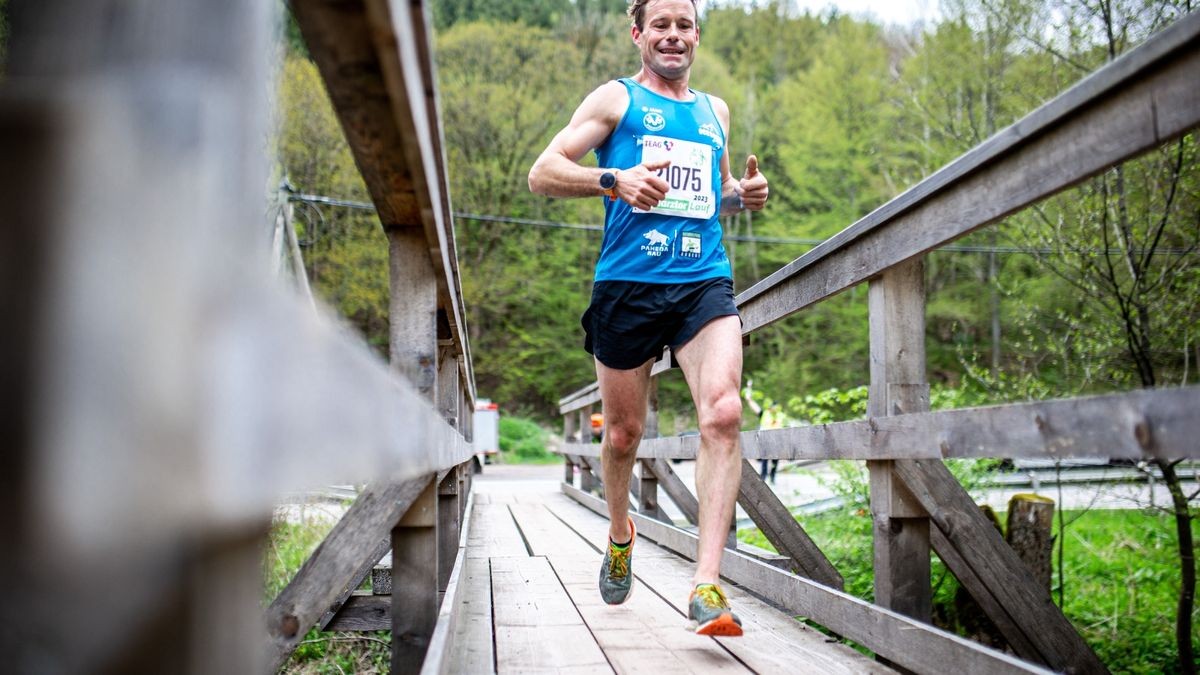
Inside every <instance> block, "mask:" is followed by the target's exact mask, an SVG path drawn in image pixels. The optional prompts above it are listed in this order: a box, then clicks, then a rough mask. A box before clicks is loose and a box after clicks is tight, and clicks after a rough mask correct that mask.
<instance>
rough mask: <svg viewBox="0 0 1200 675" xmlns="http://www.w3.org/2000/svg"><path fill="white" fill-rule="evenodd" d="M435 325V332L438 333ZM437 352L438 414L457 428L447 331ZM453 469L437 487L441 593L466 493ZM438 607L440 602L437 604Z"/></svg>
mask: <svg viewBox="0 0 1200 675" xmlns="http://www.w3.org/2000/svg"><path fill="white" fill-rule="evenodd" d="M441 327H442V326H441V322H439V332H440V329H441ZM438 343H439V349H438V357H439V358H438V386H437V396H438V412H439V413H440V414H441V415H442V417H443V418H444V419H445V420H446V421H447V422H449V423H450V426H452V427H454V428H456V429H457V428H458V423H459V416H458V403H459V399H460V398H461V397H460V396H459V380H458V357H457V356H456V355H455V354H454V341H453V340H451V339H450V335H449V330H446V331H445V333H444V334H443V335H440V336H439V340H438ZM462 468H463V467H462V466H461V465H460V466H454V467H450V469H449V470H448V471H447V472H446V475H445V477H444V478H442V480H441V482H440V484H439V485H438V509H437V517H438V526H437V541H438V592H439V593H441V592H445V590H446V585H447V584H449V583H450V573H451V572H452V571H453V569H454V559H455V558H456V557H457V556H458V538H459V537H458V535H459V524H460V523H461V522H462V508H461V505H460V501H462V500H463V499H464V497H465V495H466V493H465V492H464V491H463V490H462V485H461V480H460V478H461V469H462ZM438 605H439V606H440V605H441V602H439V603H438Z"/></svg>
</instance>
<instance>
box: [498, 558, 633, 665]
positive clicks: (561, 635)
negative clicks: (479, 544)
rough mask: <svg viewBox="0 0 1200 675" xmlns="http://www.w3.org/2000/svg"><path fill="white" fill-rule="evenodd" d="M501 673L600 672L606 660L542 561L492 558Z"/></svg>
mask: <svg viewBox="0 0 1200 675" xmlns="http://www.w3.org/2000/svg"><path fill="white" fill-rule="evenodd" d="M492 597H493V605H492V611H493V614H494V617H495V626H496V668H497V671H498V672H501V673H507V672H514V673H515V672H529V671H536V670H544V669H564V668H581V667H587V668H601V669H608V671H609V672H611V668H609V666H608V661H607V659H605V657H604V653H603V652H602V651H601V650H600V647H599V646H598V645H597V644H596V640H595V638H594V637H593V636H592V633H591V631H589V630H588V627H587V625H586V624H585V623H584V621H583V618H582V617H581V616H580V615H579V612H578V611H577V610H576V609H575V605H574V604H573V603H572V602H571V599H570V596H569V595H568V594H567V592H566V590H565V589H564V588H563V586H562V583H561V582H560V581H559V579H558V577H557V576H556V575H555V574H554V570H553V569H551V567H550V563H549V562H548V561H547V560H546V558H543V557H532V558H529V557H527V558H493V559H492Z"/></svg>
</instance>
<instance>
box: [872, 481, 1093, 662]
mask: <svg viewBox="0 0 1200 675" xmlns="http://www.w3.org/2000/svg"><path fill="white" fill-rule="evenodd" d="M893 471H894V472H895V473H896V475H897V476H898V477H899V478H900V479H901V480H903V481H904V483H905V485H906V486H907V487H908V489H909V490H910V491H911V492H912V494H913V496H914V497H916V499H917V500H918V501H919V502H920V503H921V505H922V506H923V507H924V508H925V509H926V510H927V511H928V512H929V517H930V521H931V522H932V523H933V524H934V525H935V526H936V527H937V528H938V529H939V530H941V533H942V534H943V535H944V536H945V539H946V542H947V543H948V544H949V545H950V546H952V547H953V548H954V550H955V552H956V553H957V558H958V559H960V560H961V561H962V562H964V563H965V564H966V565H967V566H969V567H970V569H971V573H972V574H973V575H974V577H975V578H977V579H978V580H979V581H980V582H982V583H984V584H986V585H987V588H988V590H989V591H990V593H991V595H992V596H993V597H994V598H995V600H996V602H997V603H998V604H999V605H1000V606H1001V607H1003V608H1004V611H1005V612H1006V613H1007V614H1008V616H1009V617H1011V620H1012V622H1013V623H1015V624H1016V625H1017V626H1018V627H1019V628H1020V629H1021V630H1022V632H1023V633H1024V634H1025V637H1026V639H1027V641H1028V642H1029V643H1030V644H1032V645H1033V646H1034V647H1035V648H1036V649H1037V652H1038V655H1039V658H1038V660H1039V662H1041V663H1044V664H1046V665H1047V666H1049V667H1050V668H1053V669H1055V670H1059V671H1064V672H1075V673H1106V672H1108V670H1107V669H1106V668H1105V667H1104V664H1103V663H1101V662H1100V659H1099V658H1098V657H1097V656H1096V654H1095V652H1093V651H1092V650H1091V648H1090V647H1088V645H1087V643H1086V642H1084V640H1083V638H1082V637H1080V635H1079V633H1078V632H1076V630H1075V627H1074V626H1072V625H1071V622H1070V621H1069V620H1067V618H1066V617H1065V616H1063V613H1062V612H1061V611H1060V610H1059V609H1058V607H1057V606H1056V605H1055V604H1054V601H1053V600H1052V599H1051V598H1050V593H1049V591H1048V590H1047V589H1046V588H1043V587H1041V586H1039V585H1038V584H1036V583H1035V582H1034V581H1033V579H1032V577H1031V575H1030V573H1029V570H1028V568H1027V567H1026V566H1025V564H1024V563H1023V562H1021V559H1020V558H1019V557H1018V556H1017V554H1016V553H1015V552H1014V551H1013V550H1012V548H1011V547H1010V546H1009V545H1008V544H1007V543H1006V542H1005V541H1004V539H1003V538H1002V537H1001V536H1000V534H999V533H998V532H997V531H996V528H995V527H994V526H993V525H992V523H991V522H990V521H989V520H988V519H987V517H986V516H984V515H983V513H982V512H981V511H980V510H979V508H978V507H977V506H976V505H975V502H974V501H973V500H972V499H971V497H970V495H968V494H967V492H966V491H965V490H963V488H962V486H961V485H959V483H958V481H957V480H955V479H954V476H953V475H952V474H951V473H950V471H949V470H947V469H946V467H945V466H944V465H943V464H942V463H941V462H938V461H927V460H913V461H910V462H897V463H896V465H895V466H894V467H893ZM954 559H955V556H952V555H948V556H945V557H943V558H942V560H943V561H945V562H946V563H947V564H948V565H949V564H950V563H951V561H952V560H954ZM951 571H952V572H953V571H955V570H954V568H953V567H951ZM981 605H983V603H981ZM983 606H984V608H985V610H986V609H987V606H986V605H983ZM998 627H1001V628H1002V626H999V625H998Z"/></svg>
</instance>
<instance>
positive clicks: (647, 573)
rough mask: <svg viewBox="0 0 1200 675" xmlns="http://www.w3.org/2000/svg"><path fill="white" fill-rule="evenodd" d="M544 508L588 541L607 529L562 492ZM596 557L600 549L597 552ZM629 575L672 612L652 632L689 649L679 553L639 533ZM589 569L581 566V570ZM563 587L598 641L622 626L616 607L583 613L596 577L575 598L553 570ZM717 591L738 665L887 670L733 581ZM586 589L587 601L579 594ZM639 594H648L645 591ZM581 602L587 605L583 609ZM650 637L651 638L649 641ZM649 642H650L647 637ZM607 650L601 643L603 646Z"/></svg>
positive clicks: (687, 576)
mask: <svg viewBox="0 0 1200 675" xmlns="http://www.w3.org/2000/svg"><path fill="white" fill-rule="evenodd" d="M546 507H547V508H548V509H550V510H551V511H552V512H553V513H554V514H555V515H556V516H558V517H559V518H560V519H561V520H562V521H563V522H564V523H566V524H567V526H568V527H570V528H571V529H572V530H573V531H575V532H577V533H579V534H580V535H582V536H584V537H585V538H586V539H587V540H588V541H603V538H604V537H605V536H607V533H608V521H607V519H605V518H604V517H603V516H600V515H598V514H596V513H593V512H592V511H590V510H588V509H587V508H585V507H583V506H581V505H580V504H579V503H577V502H575V501H574V500H572V499H569V498H568V497H566V496H565V495H563V496H561V497H560V498H559V499H547V502H546ZM596 557H597V560H598V559H599V551H597V554H596ZM551 561H552V564H553V565H554V567H555V569H556V570H558V569H560V565H559V562H558V561H557V560H556V559H554V558H552V559H551ZM634 561H635V562H634V574H635V576H636V577H637V582H636V583H638V584H640V585H644V586H646V587H647V588H645V589H639V590H636V591H635V592H634V596H633V597H632V598H631V600H630V602H633V601H634V599H637V598H643V597H645V596H646V595H653V596H655V599H657V598H658V597H661V598H662V599H663V600H665V601H666V602H667V603H668V604H669V605H670V607H672V608H673V609H674V614H673V615H671V614H660V615H656V616H657V617H658V618H657V621H659V622H661V625H658V626H656V627H655V628H654V629H653V630H654V631H655V633H656V634H657V632H658V631H661V630H662V629H663V628H664V627H665V629H666V630H668V631H671V632H674V633H677V634H678V636H679V638H684V639H685V640H686V641H687V642H684V643H682V644H683V646H684V648H685V649H686V648H688V643H694V642H695V641H696V640H697V638H696V636H692V635H688V634H687V633H686V632H685V631H683V630H680V629H681V628H682V627H683V626H684V623H685V621H684V617H686V616H687V600H688V595H689V594H690V593H691V590H692V589H691V576H692V571H693V569H692V563H690V562H688V561H685V560H683V559H681V558H679V556H678V555H676V554H675V553H673V552H671V551H669V550H667V549H665V548H663V547H661V546H658V545H656V544H654V543H653V542H651V541H650V540H648V539H646V538H644V537H639V539H638V543H637V545H636V548H635V553H634ZM588 571H591V572H592V575H589V576H592V577H594V569H592V570H588V569H587V568H586V567H585V568H584V572H588ZM560 576H561V577H563V579H564V585H565V586H566V587H567V590H568V591H569V592H571V593H572V597H573V598H575V603H576V606H577V607H579V609H580V612H581V613H582V614H583V615H584V617H585V618H586V619H587V620H588V623H589V625H591V626H592V627H593V629H594V630H595V631H596V633H597V638H598V639H600V640H601V642H602V644H603V636H602V633H603V632H605V631H606V630H608V629H609V628H613V627H615V628H617V629H620V628H621V623H622V621H623V620H626V621H627V620H628V619H627V618H626V613H625V612H623V611H622V610H621V609H620V608H609V609H608V610H607V611H604V612H602V613H599V614H598V615H597V614H594V613H590V604H592V603H595V602H596V600H597V599H596V598H595V595H596V593H595V579H594V578H591V579H589V580H584V581H581V582H580V583H581V584H582V585H581V593H580V594H579V595H578V596H576V594H575V589H574V588H573V587H572V585H571V584H570V583H567V581H566V580H567V577H566V576H564V575H563V574H562V573H561V572H560ZM724 590H725V591H726V593H727V594H728V596H729V598H730V602H731V603H733V608H734V611H736V612H737V614H738V617H739V618H740V619H741V620H742V623H743V625H744V626H745V627H746V634H745V635H744V636H743V637H741V638H738V639H730V640H719V641H718V642H719V643H720V645H721V646H722V647H723V648H725V649H726V650H728V651H729V652H730V653H731V654H733V655H734V656H736V657H737V658H738V659H739V660H740V661H741V662H742V663H744V664H745V665H746V666H748V667H750V668H751V669H753V670H755V671H757V672H760V673H802V674H805V675H808V674H812V675H818V674H819V675H824V674H826V673H836V674H849V673H885V672H891V670H890V669H889V668H886V667H884V666H881V665H878V664H876V663H874V662H872V661H871V660H870V659H868V658H866V657H864V656H862V655H861V654H859V653H858V652H855V651H854V650H852V649H850V648H849V647H847V646H845V645H842V644H840V643H838V642H836V641H831V640H829V639H828V638H827V637H826V636H825V635H823V634H821V633H819V632H818V631H816V630H815V629H812V628H809V627H808V626H806V625H804V624H803V623H801V622H799V621H797V620H795V619H794V618H792V617H790V616H788V615H787V614H784V613H782V612H780V611H779V610H778V609H776V608H774V607H772V606H770V605H768V604H767V603H765V602H763V601H761V600H759V599H758V598H756V597H755V596H753V595H751V594H750V593H748V592H746V591H744V590H742V589H741V588H740V587H738V586H735V585H726V586H725V587H724ZM589 591H590V594H591V596H592V597H593V599H592V600H588V598H587V595H586V593H587V592H589ZM646 591H652V592H651V593H647V592H646ZM585 605H589V606H588V607H585ZM656 639H657V638H656ZM663 639H667V640H670V642H669V643H668V644H673V645H677V644H680V643H679V642H678V641H677V640H678V638H672V637H670V636H665V637H664V638H663ZM650 644H654V643H653V642H651V643H650ZM606 651H607V646H606ZM680 661H686V662H688V663H691V662H692V661H691V660H688V659H673V660H671V661H670V662H668V663H666V664H664V663H662V661H661V660H660V661H658V662H655V668H656V669H657V668H662V667H669V666H671V665H677V664H678V663H679V662H680Z"/></svg>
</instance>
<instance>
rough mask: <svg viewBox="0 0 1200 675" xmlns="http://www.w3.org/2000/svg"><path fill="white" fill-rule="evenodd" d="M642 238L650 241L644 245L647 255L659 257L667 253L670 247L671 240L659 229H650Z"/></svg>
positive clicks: (643, 248)
mask: <svg viewBox="0 0 1200 675" xmlns="http://www.w3.org/2000/svg"><path fill="white" fill-rule="evenodd" d="M642 238H643V239H645V240H646V241H648V242H650V243H648V244H646V245H644V246H642V250H643V251H645V252H646V255H649V256H655V257H658V256H661V255H662V254H663V253H666V252H667V249H668V248H670V244H671V240H670V239H669V238H668V237H667V235H665V234H663V233H662V232H659V231H658V230H650V231H649V232H647V233H645V234H643V235H642Z"/></svg>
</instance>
